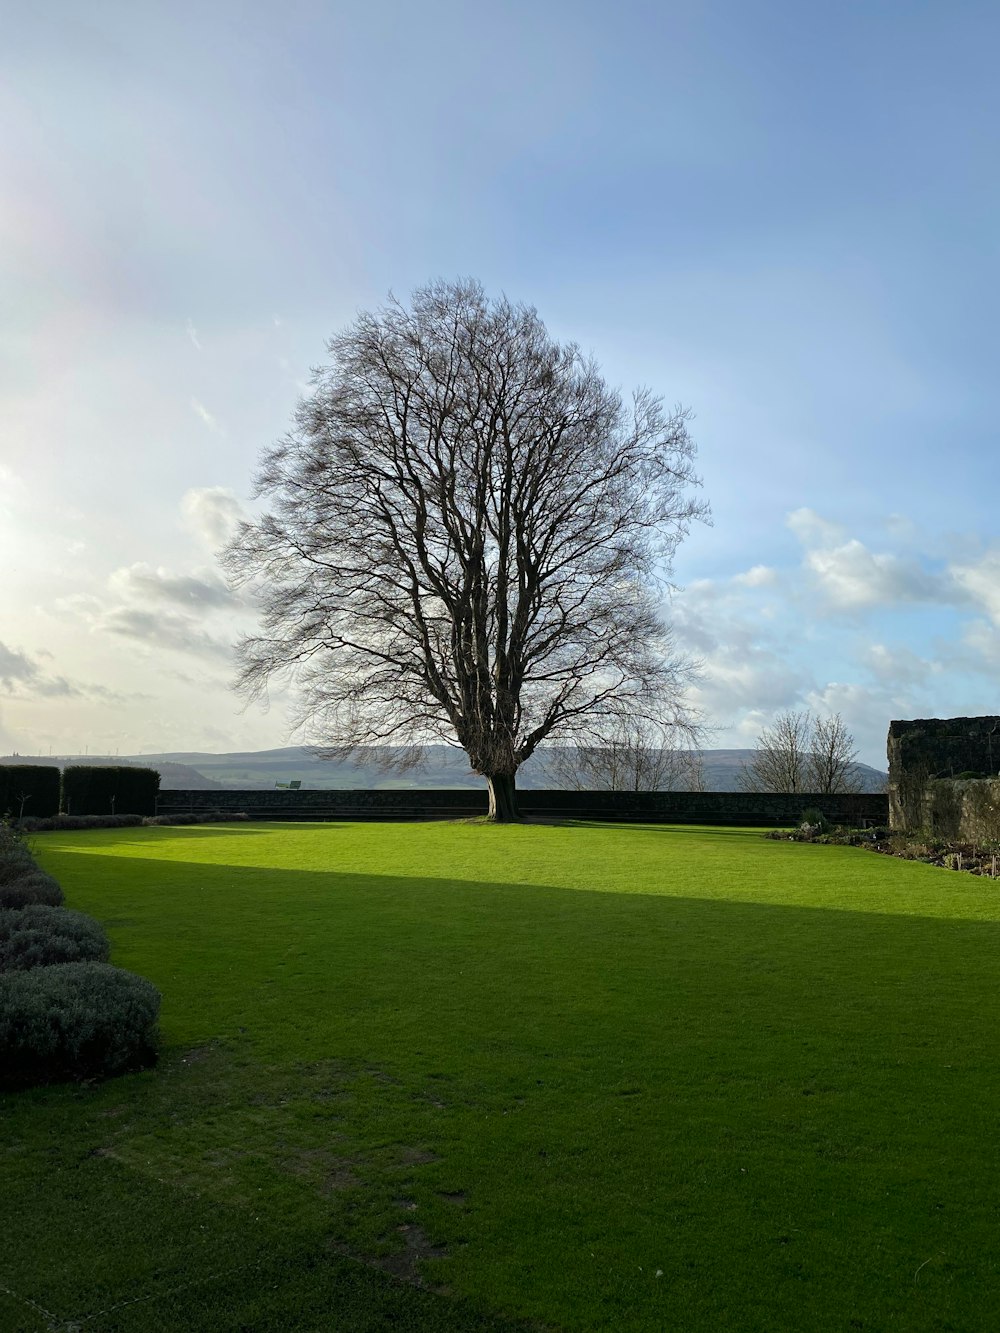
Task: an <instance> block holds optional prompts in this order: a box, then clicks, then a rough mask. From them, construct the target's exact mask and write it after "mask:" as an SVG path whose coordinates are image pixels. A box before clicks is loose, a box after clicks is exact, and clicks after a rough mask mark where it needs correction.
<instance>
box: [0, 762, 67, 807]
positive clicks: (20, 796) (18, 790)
mask: <svg viewBox="0 0 1000 1333" xmlns="http://www.w3.org/2000/svg"><path fill="white" fill-rule="evenodd" d="M58 811H59V769H58V768H56V767H54V766H53V767H49V766H48V765H47V764H0V817H2V816H3V815H9V816H10V817H11V818H12V819H20V817H21V816H22V815H36V816H38V817H39V818H41V819H44V818H45V817H46V816H48V815H54V814H57V813H58Z"/></svg>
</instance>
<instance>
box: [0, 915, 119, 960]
mask: <svg viewBox="0 0 1000 1333" xmlns="http://www.w3.org/2000/svg"><path fill="white" fill-rule="evenodd" d="M110 948H111V946H110V945H109V943H108V937H107V936H106V935H105V933H104V930H103V927H102V926H101V925H100V924H99V922H97V921H95V920H94V919H93V917H89V916H86V915H85V914H84V913H83V912H73V911H70V909H69V908H65V907H49V906H46V905H43V904H38V903H33V904H31V905H29V906H27V907H22V908H20V909H17V910H11V909H8V910H4V911H0V972H8V971H13V970H15V969H25V968H29V967H44V966H47V965H49V964H52V963H78V962H88V961H89V962H95V963H104V962H107V959H108V954H109V952H110Z"/></svg>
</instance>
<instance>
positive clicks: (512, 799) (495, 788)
mask: <svg viewBox="0 0 1000 1333" xmlns="http://www.w3.org/2000/svg"><path fill="white" fill-rule="evenodd" d="M486 781H487V783H488V784H489V789H490V809H489V814H488V815H487V819H489V820H491V821H492V822H493V823H494V824H518V823H520V822H521V812H520V810H519V809H518V808H517V791H516V789H515V787H514V774H513V773H494V774H493V776H492V777H487V779H486Z"/></svg>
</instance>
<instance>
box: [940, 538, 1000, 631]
mask: <svg viewBox="0 0 1000 1333" xmlns="http://www.w3.org/2000/svg"><path fill="white" fill-rule="evenodd" d="M949 572H950V574H951V577H952V578H953V579H954V580H955V582H956V584H957V585H958V586H959V587H960V588H961V589H962V590H963V591H964V592H965V593H966V594H967V595H968V596H969V598H970V599H971V600H972V601H973V602H974V603H976V604H977V605H978V606H980V607H981V608H982V609H983V610H984V611H985V612H986V614H987V615H988V616H989V617H990V619H991V620H992V621H993V623H994V624H995V625H1000V548H997V547H994V548H993V549H992V550H990V551H988V552H987V553H986V555H984V556H983V557H982V559H981V560H979V561H977V562H970V563H967V564H953V565H951V566H949Z"/></svg>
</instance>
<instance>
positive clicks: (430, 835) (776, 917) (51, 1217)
mask: <svg viewBox="0 0 1000 1333" xmlns="http://www.w3.org/2000/svg"><path fill="white" fill-rule="evenodd" d="M37 846H38V851H39V854H40V857H41V859H42V861H43V862H44V865H45V868H46V869H47V870H49V871H51V872H52V873H53V874H55V875H56V876H57V877H58V878H59V879H60V881H61V882H62V884H63V886H64V888H65V890H66V894H67V899H68V902H69V904H70V905H71V906H73V907H77V908H80V909H82V910H84V911H87V912H90V913H92V914H93V915H94V916H96V917H98V918H99V919H100V920H101V921H102V922H104V924H105V925H106V927H107V928H108V931H109V934H110V935H111V938H112V942H113V954H112V960H113V961H114V962H116V963H119V964H121V965H122V966H125V967H129V968H133V969H134V970H136V971H138V972H140V973H142V974H143V975H145V976H148V977H150V978H151V980H153V981H154V982H155V983H156V985H158V986H159V987H160V988H161V990H162V991H163V994H164V1007H163V1027H164V1033H165V1038H166V1042H167V1048H166V1052H165V1055H164V1058H163V1060H162V1061H161V1064H160V1066H159V1067H158V1068H157V1069H156V1070H153V1071H149V1072H147V1073H143V1074H138V1075H134V1076H129V1077H128V1078H124V1079H118V1080H115V1081H112V1082H110V1083H107V1084H104V1085H100V1086H94V1087H88V1086H83V1087H60V1088H49V1089H44V1090H36V1091H33V1092H27V1093H20V1094H17V1095H10V1096H7V1097H5V1098H4V1099H3V1101H2V1103H0V1108H2V1117H3V1137H2V1140H0V1225H2V1226H3V1228H4V1235H5V1236H7V1237H8V1242H7V1244H5V1246H4V1247H3V1252H2V1258H0V1328H3V1329H5V1330H6V1329H8V1328H10V1329H24V1330H42V1329H46V1328H50V1327H51V1328H60V1329H63V1330H69V1329H70V1328H72V1327H75V1326H79V1328H80V1329H81V1330H88V1329H90V1330H100V1333H117V1330H130V1331H131V1330H140V1329H143V1330H156V1329H163V1330H173V1329H178V1330H181V1329H189V1328H212V1329H224V1330H228V1329H233V1330H236V1329H254V1330H270V1329H275V1330H278V1329H281V1330H290V1331H294V1330H301V1331H302V1333H305V1330H313V1329H318V1328H323V1329H327V1328H330V1329H341V1328H343V1329H351V1330H354V1329H381V1328H389V1327H393V1328H394V1327H399V1328H413V1329H429V1330H430V1329H442V1330H451V1329H454V1330H464V1329H476V1328H482V1329H504V1328H553V1329H602V1328H615V1329H624V1330H633V1329H634V1330H646V1329H649V1330H660V1329H674V1328H676V1329H683V1330H685V1333H701V1331H702V1330H704V1331H705V1333H709V1330H711V1333H722V1331H724V1330H733V1331H737V1330H738V1331H739V1333H744V1331H746V1333H749V1331H750V1330H796V1331H797V1330H805V1329H808V1330H811V1331H813V1330H814V1331H815V1333H823V1330H831V1331H832V1330H838V1331H839V1330H851V1329H856V1328H860V1329H865V1330H876V1329H878V1330H881V1329H899V1330H905V1331H906V1333H921V1331H922V1330H947V1329H953V1330H978V1329H981V1328H984V1327H987V1326H989V1322H990V1319H991V1318H992V1315H991V1311H992V1310H993V1309H994V1308H995V1307H996V1306H997V1304H1000V1282H998V1272H997V1268H998V1261H997V1259H996V1257H995V1255H996V1250H995V1236H996V1228H997V1224H998V1221H1000V1194H998V1189H997V1185H996V1167H997V1148H996V1138H997V1135H996V1125H997V1118H998V1110H1000V1095H998V1094H1000V1074H998V1072H997V1070H998V1066H997V1060H996V1057H997V1045H998V1042H997V1024H996V1006H997V999H996V997H997V993H998V982H1000V948H998V946H1000V929H998V917H1000V893H998V891H997V889H996V888H995V887H994V886H993V885H992V884H990V882H989V881H983V880H973V879H969V880H965V879H960V877H958V876H955V875H949V874H948V872H946V871H941V870H936V869H934V868H931V867H927V866H922V865H914V864H909V863H903V862H898V861H892V860H888V859H882V858H876V857H872V856H869V855H866V854H865V853H864V852H860V851H856V850H854V849H851V848H837V847H810V846H798V845H795V844H786V843H779V842H768V841H765V840H763V839H761V838H760V837H759V836H757V835H756V834H754V833H752V832H748V831H743V830H711V829H689V828H683V829H682V828H662V827H656V828H653V827H648V828H646V827H641V828H634V827H633V828H622V827H608V826H599V825H579V826H575V827H568V826H525V827H508V828H495V827H490V826H476V825H468V824H451V825H440V824H425V825H239V826H233V825H228V826H219V827H215V828H203V827H192V828H150V829H127V830H109V831H102V832H88V833H85V834H84V833H80V834H73V833H65V834H50V835H46V836H45V837H39V838H38V839H37ZM11 1238H13V1239H11Z"/></svg>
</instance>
